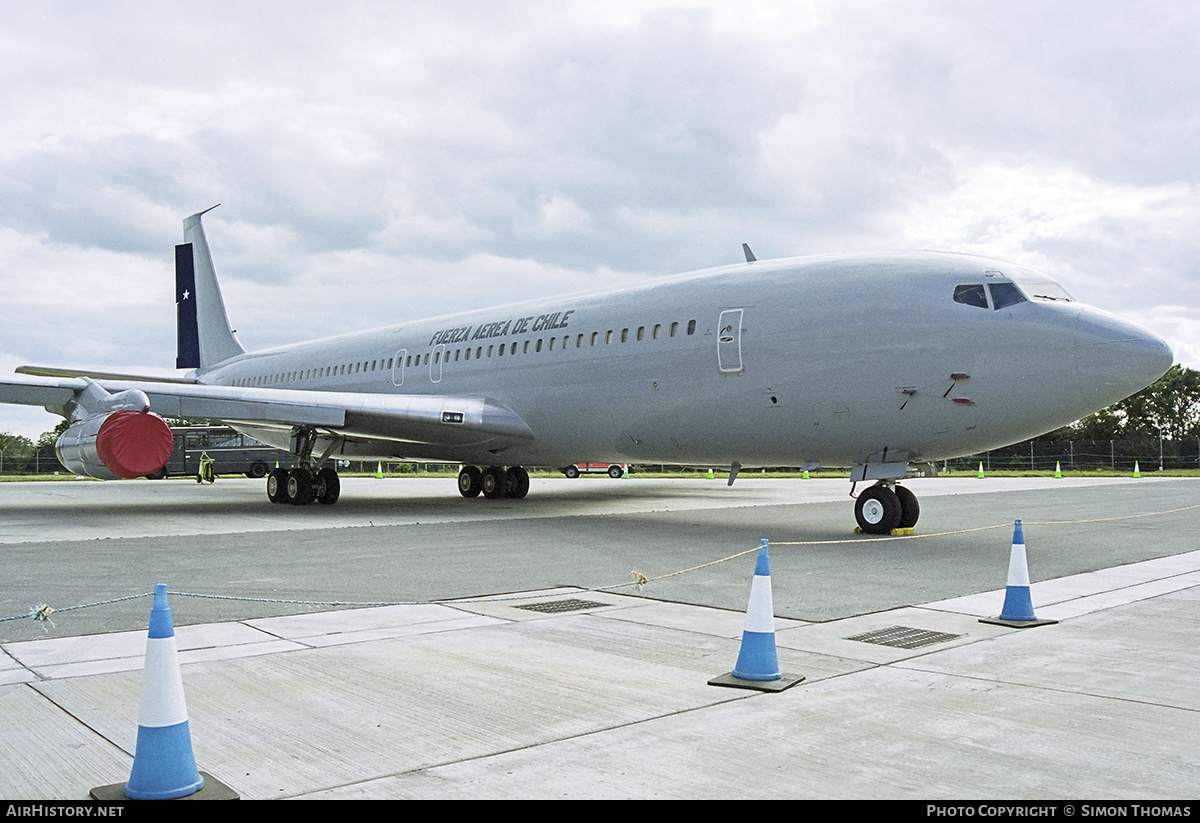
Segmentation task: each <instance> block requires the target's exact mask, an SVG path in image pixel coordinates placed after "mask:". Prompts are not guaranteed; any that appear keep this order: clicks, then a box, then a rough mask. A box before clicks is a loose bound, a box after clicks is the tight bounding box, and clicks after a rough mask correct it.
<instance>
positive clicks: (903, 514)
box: [854, 480, 921, 534]
mask: <svg viewBox="0 0 1200 823" xmlns="http://www.w3.org/2000/svg"><path fill="white" fill-rule="evenodd" d="M920 516H921V507H920V505H919V504H918V503H917V496H916V495H915V494H913V493H912V492H911V491H909V490H908V489H906V488H905V487H903V486H898V485H896V483H895V481H887V480H884V481H880V482H879V483H876V484H875V485H874V486H871V487H870V488H869V489H867V490H866V491H864V492H863V493H862V494H860V495H859V496H858V499H857V501H855V503H854V519H855V520H857V521H858V527H859V528H860V529H862V531H863V533H864V534H891V533H892V530H893V529H911V528H912V527H913V526H915V525H917V518H919V517H920Z"/></svg>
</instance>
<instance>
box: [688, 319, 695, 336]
mask: <svg viewBox="0 0 1200 823" xmlns="http://www.w3.org/2000/svg"><path fill="white" fill-rule="evenodd" d="M695 333H696V321H695V320H689V321H688V334H695Z"/></svg>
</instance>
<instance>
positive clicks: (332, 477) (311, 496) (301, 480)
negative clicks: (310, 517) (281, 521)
mask: <svg viewBox="0 0 1200 823" xmlns="http://www.w3.org/2000/svg"><path fill="white" fill-rule="evenodd" d="M341 493H342V481H341V479H340V478H339V477H338V473H337V470H336V469H334V468H332V467H330V466H326V467H325V468H323V469H321V470H320V471H317V472H314V471H313V470H312V469H309V468H301V467H297V468H294V469H274V470H272V471H271V473H270V474H268V475H267V497H269V498H270V499H271V502H272V503H291V504H292V505H293V506H306V505H308V504H309V503H312V502H313V501H316V502H317V503H324V504H325V505H327V506H332V505H333V504H334V503H336V502H337V501H338V497H340V496H341Z"/></svg>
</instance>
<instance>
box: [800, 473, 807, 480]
mask: <svg viewBox="0 0 1200 823" xmlns="http://www.w3.org/2000/svg"><path fill="white" fill-rule="evenodd" d="M800 477H801V479H802V480H807V479H808V472H804V473H803V474H802V475H800Z"/></svg>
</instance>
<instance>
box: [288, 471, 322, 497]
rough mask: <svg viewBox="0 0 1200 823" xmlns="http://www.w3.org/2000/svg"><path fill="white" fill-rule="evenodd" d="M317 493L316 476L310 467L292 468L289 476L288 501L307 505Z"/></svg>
mask: <svg viewBox="0 0 1200 823" xmlns="http://www.w3.org/2000/svg"><path fill="white" fill-rule="evenodd" d="M315 494H316V478H315V477H314V476H313V473H312V472H311V471H309V470H308V469H292V470H291V471H290V472H288V476H287V502H289V503H291V504H292V505H293V506H307V505H308V504H309V503H311V502H312V501H313V496H314V495H315Z"/></svg>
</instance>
